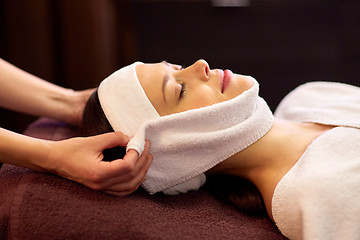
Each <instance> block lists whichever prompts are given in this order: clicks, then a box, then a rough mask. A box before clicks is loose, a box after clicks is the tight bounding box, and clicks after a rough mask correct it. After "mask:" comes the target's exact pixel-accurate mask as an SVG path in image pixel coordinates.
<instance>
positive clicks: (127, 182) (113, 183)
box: [101, 155, 152, 191]
mask: <svg viewBox="0 0 360 240" xmlns="http://www.w3.org/2000/svg"><path fill="white" fill-rule="evenodd" d="M151 162H152V156H151V155H148V156H147V158H145V157H142V158H141V159H140V160H139V162H138V164H137V165H136V166H135V168H134V170H133V171H131V172H124V173H122V174H117V175H115V176H113V177H109V175H106V176H107V177H108V178H107V179H104V181H103V182H102V184H101V185H102V187H103V188H104V189H106V190H114V191H124V190H129V189H134V187H135V186H137V185H140V184H141V183H142V182H143V181H144V177H145V175H146V173H147V171H148V169H149V166H150V164H151Z"/></svg>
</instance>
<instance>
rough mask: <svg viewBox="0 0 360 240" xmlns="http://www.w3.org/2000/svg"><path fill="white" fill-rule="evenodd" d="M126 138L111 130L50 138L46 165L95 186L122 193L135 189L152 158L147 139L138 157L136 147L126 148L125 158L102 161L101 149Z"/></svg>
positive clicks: (96, 188) (118, 143)
mask: <svg viewBox="0 0 360 240" xmlns="http://www.w3.org/2000/svg"><path fill="white" fill-rule="evenodd" d="M128 141H129V138H128V137H127V136H126V135H124V134H122V133H119V132H112V133H105V134H102V135H98V136H92V137H85V138H72V139H67V140H63V141H59V142H53V143H52V144H51V146H50V147H51V149H50V150H49V159H50V160H49V161H48V163H49V164H50V166H47V168H48V169H51V170H52V172H53V173H55V174H58V175H60V176H62V177H64V178H67V179H70V180H73V181H76V182H78V183H80V184H83V185H85V186H87V187H89V188H92V189H94V190H102V191H105V192H107V193H110V194H113V195H116V196H125V195H128V194H130V193H132V192H134V191H135V190H136V189H137V188H138V187H139V186H140V184H141V183H142V182H143V181H144V180H145V174H146V172H147V170H148V168H149V166H150V163H151V161H152V156H151V155H149V142H147V143H146V145H145V150H144V152H143V154H142V155H141V156H140V157H139V155H138V153H137V152H136V151H135V150H129V151H128V152H127V154H126V155H125V156H124V159H117V160H114V161H111V162H105V161H102V159H103V153H102V152H103V150H104V149H108V148H113V147H116V146H126V144H127V143H128Z"/></svg>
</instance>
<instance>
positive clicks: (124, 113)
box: [98, 62, 160, 137]
mask: <svg viewBox="0 0 360 240" xmlns="http://www.w3.org/2000/svg"><path fill="white" fill-rule="evenodd" d="M139 64H143V63H141V62H135V63H133V64H131V65H128V66H126V67H123V68H121V69H119V70H118V71H116V72H114V73H113V74H111V75H110V76H109V77H107V78H106V79H105V80H103V81H102V82H101V83H100V85H99V88H98V96H99V101H100V105H101V107H102V109H103V111H104V113H105V116H106V118H107V120H108V121H109V123H110V125H111V127H112V128H113V129H114V131H119V132H122V133H124V134H126V135H127V136H129V137H133V136H134V135H135V133H136V131H137V130H138V129H139V128H140V126H141V125H142V124H144V123H145V122H146V121H148V120H151V119H155V118H159V117H160V115H159V114H158V112H157V111H156V109H155V108H154V107H153V105H152V104H151V102H150V101H149V99H148V98H147V97H146V94H145V92H144V90H143V88H142V87H141V85H140V83H139V80H138V78H137V75H136V71H135V68H136V66H137V65H139Z"/></svg>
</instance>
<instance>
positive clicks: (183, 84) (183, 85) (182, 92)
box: [179, 82, 186, 98]
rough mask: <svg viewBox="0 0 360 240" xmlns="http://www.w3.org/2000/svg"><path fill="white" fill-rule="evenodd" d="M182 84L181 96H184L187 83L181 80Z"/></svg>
mask: <svg viewBox="0 0 360 240" xmlns="http://www.w3.org/2000/svg"><path fill="white" fill-rule="evenodd" d="M180 85H181V90H180V96H179V98H182V97H183V94H184V92H185V90H186V83H185V82H181V83H180Z"/></svg>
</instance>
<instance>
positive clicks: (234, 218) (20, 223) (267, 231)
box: [0, 118, 285, 240]
mask: <svg viewBox="0 0 360 240" xmlns="http://www.w3.org/2000/svg"><path fill="white" fill-rule="evenodd" d="M24 134H25V135H28V136H31V137H36V138H41V139H49V140H62V139H66V138H70V137H74V136H78V135H79V132H78V131H77V129H75V128H72V127H70V126H68V125H66V124H64V123H61V122H57V121H54V120H51V119H46V118H41V119H39V120H37V121H35V122H34V123H32V124H31V125H30V126H29V127H28V128H27V129H26V130H25V132H24ZM0 188H1V193H0V212H1V217H0V239H86V240H90V239H107V240H108V239H266V240H272V239H285V237H284V236H283V235H281V233H280V232H279V231H278V229H277V228H276V226H275V225H274V224H273V223H272V222H271V220H270V219H269V218H267V217H256V216H248V215H246V214H245V213H242V212H241V211H239V210H237V209H236V208H235V207H233V206H231V205H228V204H226V203H224V202H221V201H219V200H218V199H216V198H215V197H214V196H213V195H212V194H211V193H210V192H209V190H207V189H206V188H202V189H200V190H199V191H195V192H190V193H188V194H183V195H176V196H166V195H163V194H155V195H149V194H148V193H147V192H145V191H144V190H143V189H142V188H140V189H138V190H137V191H136V192H135V193H133V194H131V195H129V196H127V197H123V198H120V197H115V196H112V195H108V194H106V193H103V192H99V191H94V190H91V189H89V188H87V187H84V186H82V185H80V184H78V183H76V182H72V181H69V180H66V179H63V178H61V177H59V176H56V175H53V174H47V173H38V172H34V171H31V170H28V169H25V168H21V167H16V166H12V165H8V164H4V165H3V166H2V167H1V169H0Z"/></svg>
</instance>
